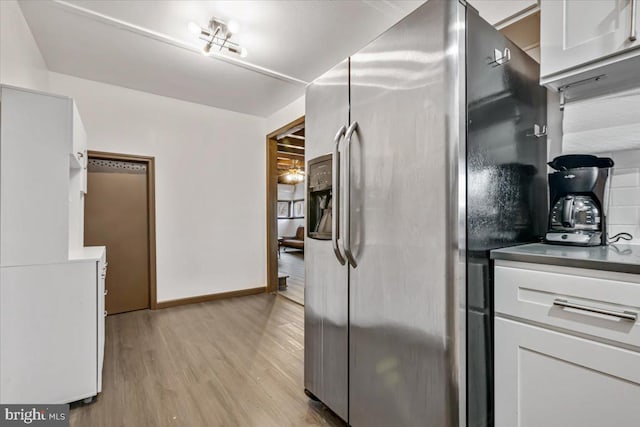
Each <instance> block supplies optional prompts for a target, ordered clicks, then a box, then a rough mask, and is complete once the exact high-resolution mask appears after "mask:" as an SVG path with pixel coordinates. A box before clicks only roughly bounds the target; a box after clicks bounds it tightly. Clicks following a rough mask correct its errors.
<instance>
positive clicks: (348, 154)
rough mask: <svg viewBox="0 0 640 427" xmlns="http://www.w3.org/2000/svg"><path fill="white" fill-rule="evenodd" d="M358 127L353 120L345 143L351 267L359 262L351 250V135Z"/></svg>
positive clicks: (347, 243)
mask: <svg viewBox="0 0 640 427" xmlns="http://www.w3.org/2000/svg"><path fill="white" fill-rule="evenodd" d="M357 128H358V122H353V123H351V125H349V129H347V133H346V134H345V137H344V139H345V144H344V152H345V154H346V157H345V159H344V170H345V174H344V189H345V193H346V194H345V199H346V202H345V204H344V220H345V221H344V225H345V226H344V238H343V239H342V240H343V241H344V253H345V255H346V256H347V260H349V264H350V265H351V267H353V268H356V267H357V266H358V263H357V262H356V258H355V257H354V256H353V253H352V252H351V137H352V136H353V133H354V132H355V131H356V129H357Z"/></svg>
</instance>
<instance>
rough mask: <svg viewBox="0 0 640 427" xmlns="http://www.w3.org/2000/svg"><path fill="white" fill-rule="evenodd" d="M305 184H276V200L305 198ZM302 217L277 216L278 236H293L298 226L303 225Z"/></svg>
mask: <svg viewBox="0 0 640 427" xmlns="http://www.w3.org/2000/svg"><path fill="white" fill-rule="evenodd" d="M304 189H305V185H304V183H301V184H295V185H293V184H278V200H289V201H293V200H300V199H304V198H305V193H304ZM304 225H305V221H304V218H291V219H287V218H278V236H295V235H296V230H297V229H298V227H304Z"/></svg>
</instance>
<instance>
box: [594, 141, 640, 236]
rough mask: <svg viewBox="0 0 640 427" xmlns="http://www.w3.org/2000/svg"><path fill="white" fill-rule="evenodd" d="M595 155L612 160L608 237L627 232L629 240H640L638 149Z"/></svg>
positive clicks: (639, 163) (639, 170) (639, 152)
mask: <svg viewBox="0 0 640 427" xmlns="http://www.w3.org/2000/svg"><path fill="white" fill-rule="evenodd" d="M598 156H603V157H611V158H612V159H613V161H614V163H615V165H614V169H613V176H612V177H611V196H610V200H609V217H608V218H607V220H608V227H609V230H608V234H609V237H613V236H615V235H616V234H618V233H629V234H631V235H632V236H633V242H632V243H640V150H626V151H614V152H611V153H601V154H598ZM620 242H621V243H626V242H625V241H622V240H621V241H620Z"/></svg>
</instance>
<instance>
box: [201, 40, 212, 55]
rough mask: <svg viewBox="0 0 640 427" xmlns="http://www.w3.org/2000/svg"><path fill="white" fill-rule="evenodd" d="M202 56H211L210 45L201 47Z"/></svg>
mask: <svg viewBox="0 0 640 427" xmlns="http://www.w3.org/2000/svg"><path fill="white" fill-rule="evenodd" d="M202 54H203V55H207V56H209V55H211V43H207V44H205V45H204V46H202Z"/></svg>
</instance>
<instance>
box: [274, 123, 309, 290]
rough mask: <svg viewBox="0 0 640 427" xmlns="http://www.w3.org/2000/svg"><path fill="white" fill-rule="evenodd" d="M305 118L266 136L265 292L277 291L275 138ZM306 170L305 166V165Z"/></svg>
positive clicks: (276, 155) (276, 168)
mask: <svg viewBox="0 0 640 427" xmlns="http://www.w3.org/2000/svg"><path fill="white" fill-rule="evenodd" d="M304 118H305V116H302V117H298V118H297V119H295V120H294V121H292V122H291V123H288V124H286V125H284V126H282V127H281V128H279V129H276V130H274V131H273V132H271V133H270V134H268V135H267V168H266V170H267V200H266V203H267V290H266V291H267V292H269V293H275V292H277V290H278V216H277V205H278V140H277V139H276V137H277V136H278V135H280V134H281V133H283V132H286V131H287V130H289V129H291V128H293V127H295V126H298V125H301V124H303V123H304ZM305 168H306V165H305Z"/></svg>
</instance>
